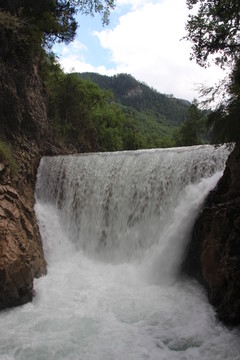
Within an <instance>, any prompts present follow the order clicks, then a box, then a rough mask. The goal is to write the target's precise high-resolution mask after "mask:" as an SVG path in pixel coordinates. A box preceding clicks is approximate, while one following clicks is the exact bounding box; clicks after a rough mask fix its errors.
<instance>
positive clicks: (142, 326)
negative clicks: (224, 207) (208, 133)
mask: <svg viewBox="0 0 240 360" xmlns="http://www.w3.org/2000/svg"><path fill="white" fill-rule="evenodd" d="M227 155H228V151H227V150H226V149H225V148H217V149H215V148H214V147H211V146H198V147H190V148H181V149H180V148H179V149H164V150H160V149H155V150H147V151H135V152H134V151H132V152H116V153H96V154H83V155H77V156H59V157H46V158H43V159H42V161H41V164H40V167H39V172H38V181H37V188H36V208H35V210H36V214H37V217H38V221H39V226H40V230H41V234H42V237H43V242H44V251H45V255H46V258H47V261H48V275H47V276H45V277H42V278H40V279H38V280H35V292H36V295H35V297H34V300H33V302H32V303H29V304H26V305H24V306H22V307H18V308H14V309H8V310H5V311H2V312H1V314H0V360H13V359H15V360H20V359H21V360H53V359H54V360H62V359H67V360H140V359H151V360H175V359H177V360H200V359H201V360H225V359H229V360H230V359H231V360H233V359H234V360H239V359H240V341H239V335H240V334H239V332H238V331H237V330H230V329H228V328H226V327H224V326H223V325H222V324H221V323H219V322H218V320H217V319H216V316H215V312H214V309H213V308H212V307H211V306H210V305H209V303H208V301H207V298H206V294H205V292H204V290H203V289H202V288H201V287H200V286H199V285H198V284H197V283H196V282H195V281H194V280H191V279H187V278H184V277H183V276H180V274H179V267H180V264H181V261H182V257H183V255H184V251H185V249H186V246H187V243H188V241H189V238H190V234H191V229H192V226H193V223H194V220H195V218H196V216H197V214H198V213H199V211H200V209H201V206H202V204H203V201H204V199H205V197H206V196H207V194H208V192H209V191H210V190H211V189H212V188H213V187H214V186H215V184H216V183H217V181H218V179H219V178H220V176H221V174H222V171H223V168H224V165H225V161H226V158H227Z"/></svg>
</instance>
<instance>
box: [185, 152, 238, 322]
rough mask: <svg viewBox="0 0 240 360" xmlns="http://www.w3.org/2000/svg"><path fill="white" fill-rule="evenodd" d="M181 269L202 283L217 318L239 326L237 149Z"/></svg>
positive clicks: (198, 224) (199, 221)
mask: <svg viewBox="0 0 240 360" xmlns="http://www.w3.org/2000/svg"><path fill="white" fill-rule="evenodd" d="M183 270H184V272H186V273H187V274H188V275H190V276H193V277H195V278H196V279H197V280H198V281H199V282H200V283H201V284H203V285H204V286H205V287H206V289H207V293H208V297H209V301H210V303H211V304H212V305H214V307H215V308H216V311H217V315H218V317H219V318H220V319H221V320H222V321H223V322H224V323H226V324H229V325H240V147H239V146H238V147H236V148H235V149H234V151H233V152H232V154H231V155H230V157H229V159H228V161H227V164H226V168H225V171H224V175H223V177H222V178H221V179H220V181H219V183H218V185H217V187H216V188H215V189H214V190H213V191H212V192H211V193H210V194H209V196H208V198H207V200H206V202H205V205H204V207H203V209H202V211H201V213H200V215H199V217H198V219H197V221H196V223H195V226H194V229H193V235H192V241H191V243H190V246H189V248H188V251H187V255H186V259H185V261H184V264H183Z"/></svg>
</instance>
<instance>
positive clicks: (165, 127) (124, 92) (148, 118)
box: [77, 72, 190, 139]
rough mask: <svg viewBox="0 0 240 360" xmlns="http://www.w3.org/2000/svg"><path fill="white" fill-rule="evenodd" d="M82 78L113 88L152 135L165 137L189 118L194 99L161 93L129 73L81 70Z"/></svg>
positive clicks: (119, 101)
mask: <svg viewBox="0 0 240 360" xmlns="http://www.w3.org/2000/svg"><path fill="white" fill-rule="evenodd" d="M77 75H78V76H79V77H81V78H82V79H88V80H91V81H93V82H95V83H96V84H97V85H98V86H99V87H100V88H102V89H104V90H110V91H111V92H112V93H113V95H114V100H115V102H116V103H117V104H119V105H120V106H121V108H122V109H123V111H124V112H125V113H128V114H130V115H131V116H132V117H133V118H134V119H135V121H136V123H137V124H138V127H139V128H140V129H141V131H143V132H144V133H145V134H146V135H147V134H149V136H150V137H151V138H154V137H156V138H159V137H160V138H162V139H163V138H164V137H166V136H169V135H171V134H172V132H173V130H174V128H176V127H179V125H180V124H181V123H182V122H183V121H184V120H185V119H186V116H187V111H188V109H189V106H190V103H189V102H188V101H186V100H182V99H176V98H174V97H172V96H168V95H165V94H161V93H159V92H158V91H156V90H154V89H153V88H150V87H149V86H147V85H146V84H143V83H141V82H139V81H137V80H136V79H135V78H134V77H132V76H131V75H128V74H119V75H115V76H112V77H109V76H105V75H100V74H97V73H88V72H87V73H78V74H77Z"/></svg>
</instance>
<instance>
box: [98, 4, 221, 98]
mask: <svg viewBox="0 0 240 360" xmlns="http://www.w3.org/2000/svg"><path fill="white" fill-rule="evenodd" d="M118 3H119V4H126V3H128V4H131V5H134V7H135V8H134V10H132V11H130V12H129V13H127V14H126V15H123V16H121V17H120V18H119V25H118V26H116V27H115V28H114V29H112V30H103V31H100V32H95V35H96V36H97V37H98V38H99V40H100V43H101V46H102V47H103V48H105V49H107V50H109V51H110V52H111V56H112V59H111V60H112V61H113V62H115V64H116V72H118V73H119V72H126V73H130V74H132V75H133V76H135V77H136V78H137V79H138V80H141V81H144V82H146V83H147V84H149V85H150V86H153V87H154V88H156V89H158V90H159V91H161V92H163V93H173V94H174V96H176V97H181V98H187V99H190V100H192V99H193V98H194V97H197V95H198V93H197V91H194V89H196V88H197V86H198V85H199V84H207V83H208V84H210V83H211V82H214V80H215V79H217V78H218V77H219V76H220V75H221V73H222V71H221V70H220V69H216V68H215V67H211V68H210V69H207V70H205V69H202V68H200V67H199V66H198V65H197V64H195V63H194V62H190V60H189V57H190V44H189V43H186V41H180V39H181V38H182V37H183V36H184V35H185V29H184V23H185V22H186V20H187V15H188V10H187V7H186V5H185V0H164V1H160V2H159V1H158V3H153V2H150V1H147V0H145V1H140V0H130V1H127V0H119V1H118ZM140 5H141V6H140ZM139 6H140V7H139ZM197 84H198V85H197Z"/></svg>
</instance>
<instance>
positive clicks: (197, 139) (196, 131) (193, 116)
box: [174, 100, 206, 146]
mask: <svg viewBox="0 0 240 360" xmlns="http://www.w3.org/2000/svg"><path fill="white" fill-rule="evenodd" d="M205 131H206V115H205V112H204V111H202V110H200V109H199V107H198V103H197V101H196V100H194V101H193V103H192V105H191V106H190V108H189V110H188V114H187V119H186V120H185V121H184V122H183V123H182V124H181V126H180V127H179V129H177V130H176V132H175V134H174V140H175V144H176V146H191V145H198V144H202V140H203V139H202V135H203V133H204V132H205Z"/></svg>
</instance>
